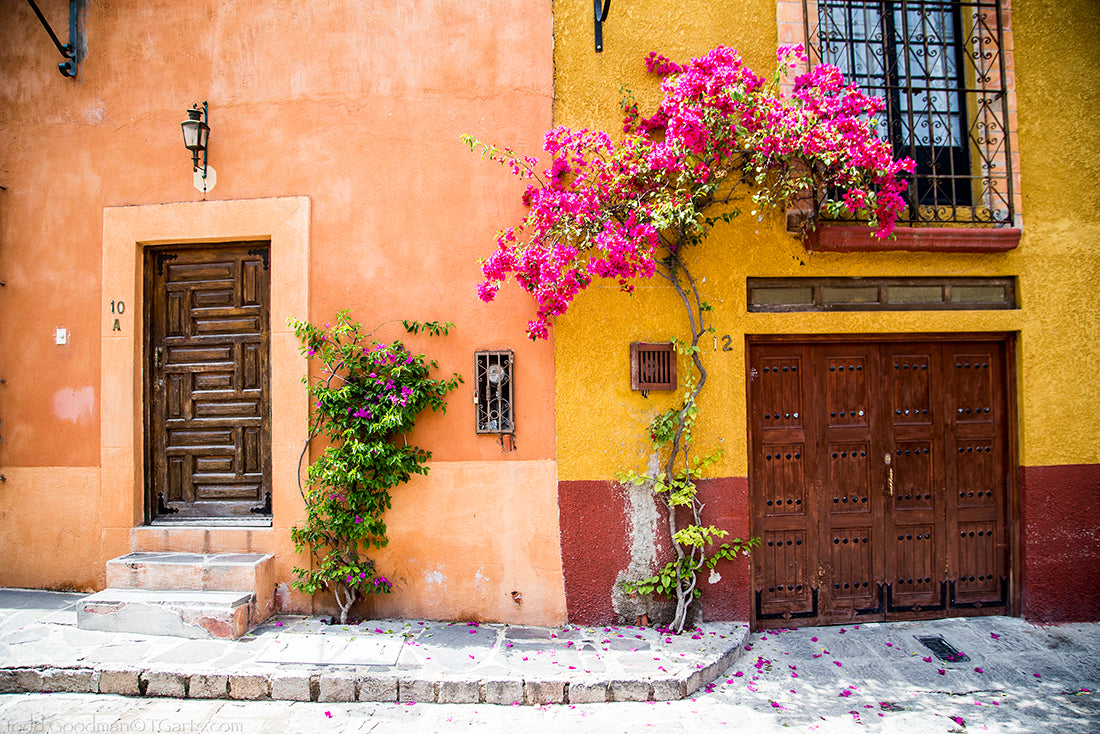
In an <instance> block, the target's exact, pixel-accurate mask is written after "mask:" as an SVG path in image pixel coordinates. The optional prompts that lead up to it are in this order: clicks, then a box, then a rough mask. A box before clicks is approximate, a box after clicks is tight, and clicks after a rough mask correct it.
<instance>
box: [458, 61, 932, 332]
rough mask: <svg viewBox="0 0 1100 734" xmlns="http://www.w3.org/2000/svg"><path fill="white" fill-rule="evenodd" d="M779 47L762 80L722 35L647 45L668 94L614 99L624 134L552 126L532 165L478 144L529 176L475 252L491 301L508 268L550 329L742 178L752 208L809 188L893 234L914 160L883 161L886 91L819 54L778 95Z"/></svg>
mask: <svg viewBox="0 0 1100 734" xmlns="http://www.w3.org/2000/svg"><path fill="white" fill-rule="evenodd" d="M778 57H779V69H778V70H777V72H776V75H775V77H774V78H773V79H772V80H771V82H770V83H769V82H768V81H766V80H765V79H764V78H762V77H760V76H758V75H757V74H755V73H754V72H753V71H752V70H751V69H749V68H748V67H747V66H745V64H744V62H743V61H742V58H741V56H740V54H739V53H738V52H737V51H735V50H733V49H730V48H725V47H719V48H716V49H714V50H712V51H711V52H709V53H707V54H706V55H705V56H702V57H700V58H697V59H693V60H692V61H690V62H688V63H687V64H684V65H680V64H676V63H674V62H672V61H670V60H668V59H666V58H664V57H663V56H660V55H658V54H650V55H649V57H648V58H647V60H646V66H647V68H648V70H649V71H650V72H651V73H654V74H657V75H659V76H661V77H663V80H662V84H661V89H662V92H663V93H664V99H663V100H662V102H661V103H660V105H659V106H658V108H657V110H656V112H655V113H654V114H653V115H651V116H649V117H642V116H641V115H640V114H639V112H638V108H637V105H636V103H634V102H633V101H632V100H628V101H626V102H624V105H623V108H624V112H625V119H624V123H623V136H622V137H621V138H620V139H617V140H613V139H612V138H611V136H610V135H608V134H607V133H605V132H600V131H593V130H588V129H581V130H573V129H570V128H566V127H558V128H555V129H553V130H551V131H549V132H548V133H547V134H546V138H545V141H544V144H543V147H544V149H545V151H546V152H547V153H548V154H549V156H550V165H549V167H548V168H546V169H544V170H543V171H541V172H538V171H537V169H536V165H537V162H536V161H535V160H534V159H533V158H530V157H524V158H520V157H519V156H517V155H516V154H514V153H512V151H510V150H508V149H504V150H497V149H493V148H486V150H487V152H488V153H489V154H490V157H491V158H493V159H494V160H497V161H498V162H500V163H503V164H505V165H507V166H508V167H509V168H510V169H511V170H512V172H513V173H515V174H516V175H518V176H520V177H521V178H524V179H527V180H528V181H529V183H528V186H527V188H526V190H525V191H524V194H523V203H524V204H525V205H526V206H527V207H528V208H529V212H528V214H527V216H526V217H525V218H524V220H523V222H522V224H521V225H520V226H519V227H518V228H515V229H506V230H504V231H503V232H501V233H500V234H499V235H498V237H497V248H496V250H495V251H494V252H493V254H492V255H490V256H489V257H488V258H487V259H485V260H484V261H483V262H482V273H483V275H484V276H485V280H484V281H483V282H482V283H481V284H480V286H479V288H478V295H479V296H480V297H481V299H482V300H484V301H491V300H493V298H494V297H495V296H496V294H497V292H498V290H499V289H500V287H501V285H502V284H503V283H504V282H505V281H506V280H508V279H509V278H514V279H515V280H516V281H517V282H518V283H519V285H520V286H521V287H523V288H524V289H525V290H527V291H528V292H529V293H530V294H531V295H532V296H533V297H534V300H535V302H536V304H537V312H536V317H535V319H534V320H532V321H531V322H530V323H529V324H528V329H527V334H528V336H529V337H530V338H532V339H540V338H546V337H547V335H548V327H549V323H550V321H551V319H552V318H553V317H555V316H558V315H560V314H562V313H564V312H565V311H566V309H568V307H569V305H570V303H572V301H573V299H574V298H575V297H576V295H577V294H578V293H579V292H580V291H581V290H583V289H584V288H586V287H587V286H588V285H589V284H590V283H591V282H592V280H593V278H597V277H598V278H604V279H609V280H614V281H616V282H617V283H618V285H619V286H620V288H622V289H623V290H626V291H630V290H631V289H632V288H633V286H632V283H631V281H632V280H633V279H636V278H649V277H652V275H653V274H654V272H655V270H656V267H657V264H658V262H659V260H660V259H661V258H662V257H664V255H662V250H676V249H678V248H680V247H682V246H684V245H685V244H692V243H695V242H698V241H699V240H701V239H702V238H703V237H705V236H706V233H707V232H706V228H707V220H706V216H707V214H706V212H707V210H708V207H714V206H716V205H721V204H728V202H729V198H730V190H731V189H732V188H734V187H735V186H736V185H737V184H738V183H740V182H745V181H747V182H749V183H751V185H752V187H753V199H754V201H755V202H756V204H757V205H759V206H760V207H778V206H784V205H786V204H788V203H790V202H792V201H794V200H798V199H800V198H805V197H807V196H808V195H811V194H813V193H814V192H816V193H817V194H818V195H819V196H821V197H823V204H824V207H823V208H824V209H825V210H826V211H827V212H828V213H830V214H838V213H843V212H847V213H850V214H855V213H864V214H867V215H868V216H869V218H870V219H871V221H872V225H873V226H874V235H875V236H876V237H888V236H890V234H891V232H892V231H893V228H894V225H895V222H896V221H897V218H898V215H899V214H900V213H901V212H902V211H903V209H904V199H903V198H902V194H903V193H904V191H905V187H906V182H905V180H904V178H903V174H904V173H905V172H907V171H912V169H913V163H912V161H910V160H908V159H903V160H901V161H895V160H893V158H892V156H891V151H890V146H889V145H888V144H887V143H885V142H883V141H882V140H880V139H879V138H878V137H876V135H875V132H874V122H873V119H874V115H875V114H876V113H877V112H879V111H881V109H882V101H881V100H878V99H875V98H872V97H869V96H867V95H865V94H864V93H862V92H860V91H859V90H858V89H857V88H856V87H855V86H853V85H850V84H848V83H847V82H846V81H845V80H844V77H843V75H842V74H841V73H840V71H839V70H838V69H837V68H836V67H833V66H828V65H820V66H817V67H815V68H814V69H813V70H812V71H810V72H809V73H807V74H803V75H801V76H799V77H797V78H796V79H795V80H794V84H793V88H792V90H791V92H790V93H789V94H784V93H783V92H782V91H781V87H780V84H779V82H780V79H781V78H782V76H783V75H784V74H786V73H788V71H789V70H790V69H792V68H793V67H794V66H795V65H796V64H797V63H798V62H799V61H800V60H801V61H804V60H805V56H804V54H803V52H802V48H801V47H792V48H781V49H780V50H779V54H778ZM471 147H472V146H471ZM723 187H725V189H723ZM727 211H728V207H727Z"/></svg>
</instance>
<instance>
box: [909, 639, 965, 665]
mask: <svg viewBox="0 0 1100 734" xmlns="http://www.w3.org/2000/svg"><path fill="white" fill-rule="evenodd" d="M917 642H919V643H920V644H922V645H924V646H925V647H927V648H928V649H929V650H931V651H932V654H933V655H935V656H936V657H937V658H939V659H940V660H942V661H944V662H945V663H968V662H970V658H968V657H967V656H966V655H963V654H962V653H961V652H959V651H958V650H956V649H955V648H954V647H953V646H952V645H951V643H950V642H948V641H947V640H945V639H943V637H941V636H939V635H937V636H935V637H918V638H917Z"/></svg>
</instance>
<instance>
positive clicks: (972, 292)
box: [951, 285, 1005, 303]
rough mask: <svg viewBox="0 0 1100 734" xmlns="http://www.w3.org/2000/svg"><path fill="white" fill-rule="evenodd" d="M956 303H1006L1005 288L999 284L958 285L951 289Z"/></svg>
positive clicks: (952, 297)
mask: <svg viewBox="0 0 1100 734" xmlns="http://www.w3.org/2000/svg"><path fill="white" fill-rule="evenodd" d="M951 300H952V301H954V302H955V303H1004V302H1005V289H1004V286H999V285H957V286H955V287H954V288H952V289H951Z"/></svg>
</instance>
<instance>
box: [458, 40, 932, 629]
mask: <svg viewBox="0 0 1100 734" xmlns="http://www.w3.org/2000/svg"><path fill="white" fill-rule="evenodd" d="M778 56H779V58H780V61H779V66H780V70H781V71H782V72H784V73H785V72H786V71H788V70H789V69H790V68H791V64H792V63H795V62H796V61H797V60H799V59H802V60H804V59H805V54H804V52H803V51H802V50H801V49H800V48H799V47H790V48H786V47H785V48H780V49H779V50H778ZM646 67H647V69H648V70H649V71H650V72H651V73H653V74H656V75H658V76H660V77H662V79H663V81H662V84H661V90H662V91H663V93H664V99H663V100H662V101H661V102H660V103H659V104H658V106H657V109H656V111H655V112H654V113H653V114H652V115H651V116H649V117H644V116H642V115H641V114H640V113H639V111H638V108H637V104H636V103H634V102H633V101H627V102H624V105H623V109H624V112H625V115H626V116H625V120H624V122H623V135H622V137H620V138H618V139H612V137H611V136H610V135H608V134H607V133H604V132H600V131H594V130H588V129H580V130H574V129H570V128H566V127H556V128H554V129H552V130H550V131H549V132H548V133H546V136H545V139H544V141H543V149H544V150H545V152H546V153H547V154H549V157H550V162H549V165H548V167H547V168H545V169H544V170H542V171H541V172H539V171H538V170H537V161H536V160H535V159H534V158H531V157H520V156H518V155H517V154H515V153H513V152H512V151H510V150H508V149H503V150H499V149H496V148H492V147H490V146H483V148H484V153H486V154H487V157H489V158H490V159H491V160H494V161H496V162H498V163H503V164H505V165H506V166H508V167H509V168H510V169H511V170H512V172H513V173H514V174H515V175H517V176H519V177H520V178H522V179H524V180H526V181H528V182H529V183H528V185H527V186H526V188H525V190H524V192H523V195H522V203H523V204H524V206H526V207H527V208H528V212H527V215H526V217H525V218H524V219H523V221H522V223H521V224H520V225H519V226H518V227H508V228H506V229H504V230H502V231H501V232H500V233H499V234H498V236H497V240H496V245H497V247H496V249H495V250H494V252H493V253H492V254H490V255H489V256H488V257H487V258H485V259H484V260H483V261H482V263H481V265H482V274H483V275H484V281H483V282H482V283H481V284H480V285H479V286H478V296H479V298H481V299H482V300H483V301H492V300H493V299H494V298H495V297H496V294H497V293H498V292H499V290H500V287H501V286H502V284H503V283H504V282H505V281H507V280H509V279H513V280H515V282H517V283H518V284H519V285H520V286H521V287H522V288H523V289H524V290H526V291H527V292H528V293H529V294H530V295H531V296H532V297H533V298H534V300H535V304H536V312H535V318H534V319H532V320H531V321H530V322H528V325H527V335H528V336H529V337H530V338H532V339H545V338H547V336H548V335H549V325H550V323H551V321H552V319H553V318H554V317H556V316H560V315H561V314H562V313H564V312H565V311H566V310H567V309H568V308H569V306H570V304H571V303H572V301H573V300H574V298H575V297H576V296H577V295H578V294H579V293H580V292H581V291H582V290H584V289H585V288H587V287H588V286H589V285H590V284H591V283H592V282H593V281H594V280H595V279H596V278H601V279H606V280H611V281H614V282H615V283H616V284H617V285H618V287H619V288H620V289H621V290H623V291H626V292H631V291H633V289H634V281H636V280H637V279H640V278H651V277H653V275H654V274H656V273H657V272H661V273H662V274H663V275H665V276H666V277H667V275H668V273H669V271H668V270H667V267H666V266H664V265H662V263H665V262H667V260H666V258H667V257H668V256H669V255H673V254H678V253H679V252H680V249H681V248H682V247H684V246H685V245H689V244H693V243H696V242H699V241H701V240H702V239H704V238H705V236H706V235H707V234H708V232H709V226H710V225H709V224H707V223H706V222H707V217H708V216H709V215H708V214H707V212H708V211H715V210H714V209H708V207H711V205H712V204H715V203H716V202H717V201H718V199H719V198H720V197H718V196H716V192H717V190H718V188H719V187H720V186H721V185H722V184H723V183H726V184H728V185H730V186H737V185H738V184H739V183H740V182H742V181H747V182H750V183H751V186H752V187H753V191H752V200H753V204H754V205H755V206H757V207H758V208H763V207H768V208H782V207H784V206H785V205H786V204H787V203H789V202H790V201H792V200H795V199H798V198H799V197H803V196H805V195H806V194H807V193H808V192H817V193H818V194H820V195H821V196H823V197H824V199H825V201H824V203H823V209H824V211H825V212H826V213H828V212H830V211H832V212H834V213H835V212H839V211H840V210H844V211H847V212H848V213H853V212H861V213H865V214H866V216H867V217H868V218H869V219H870V221H871V223H872V227H873V229H874V236H875V237H889V236H890V235H891V233H892V231H893V228H894V224H895V222H896V220H897V218H898V215H899V214H900V213H901V212H902V211H903V210H904V208H905V201H904V199H903V197H902V194H903V193H904V192H905V189H906V185H907V184H906V181H905V179H904V174H905V173H907V172H911V171H912V170H913V167H914V164H913V162H912V161H911V160H909V159H903V160H901V161H895V160H893V158H892V156H891V149H890V145H889V144H888V143H886V142H884V141H882V140H881V139H879V138H878V137H876V135H875V132H874V126H873V124H872V118H873V116H874V115H875V114H876V113H878V112H880V111H881V110H882V109H883V107H884V103H883V102H882V100H880V99H876V98H872V97H869V96H867V95H865V94H863V93H862V92H860V91H859V90H858V89H857V88H856V87H855V86H854V85H851V84H848V83H847V82H846V81H845V80H844V77H843V75H842V74H841V72H840V70H839V69H837V68H836V67H835V66H830V65H828V64H821V65H818V66H817V67H815V68H814V69H813V70H811V71H810V72H808V73H806V74H803V75H801V76H798V77H797V78H796V79H795V80H794V84H793V87H792V88H791V89H790V90H784V89H783V88H781V87H780V86H779V85H778V84H775V83H768V82H767V81H766V80H765V79H764V78H763V77H761V76H759V75H757V74H756V73H754V72H753V71H752V70H751V69H749V68H748V67H747V66H746V65H745V63H744V61H743V59H742V57H741V55H740V54H739V53H738V52H737V51H736V50H734V49H730V48H726V47H718V48H716V49H713V50H712V51H710V52H708V53H707V54H705V55H703V56H701V57H699V58H696V59H692V60H691V61H689V62H687V63H685V64H679V63H674V62H672V61H670V60H668V59H666V58H665V57H663V56H660V55H658V54H650V56H649V57H647V59H646ZM467 143H468V144H470V146H471V148H472V149H473V148H476V147H477V141H474V140H472V139H467ZM831 197H833V198H831ZM727 201H728V200H727ZM727 211H728V210H727ZM718 213H719V214H722V213H723V212H722V211H718ZM754 213H755V212H754ZM662 267H666V269H665V270H662V269H661V268H662ZM765 639H766V638H765Z"/></svg>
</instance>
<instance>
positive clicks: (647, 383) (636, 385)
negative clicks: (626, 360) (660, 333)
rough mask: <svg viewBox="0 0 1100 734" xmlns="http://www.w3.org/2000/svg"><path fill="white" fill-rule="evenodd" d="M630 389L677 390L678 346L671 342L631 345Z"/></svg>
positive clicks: (635, 343)
mask: <svg viewBox="0 0 1100 734" xmlns="http://www.w3.org/2000/svg"><path fill="white" fill-rule="evenodd" d="M630 389H631V390H641V391H643V392H645V391H648V390H675V389H676V348H675V347H674V346H673V345H672V344H671V343H666V344H646V343H643V342H634V343H633V344H631V345H630Z"/></svg>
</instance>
